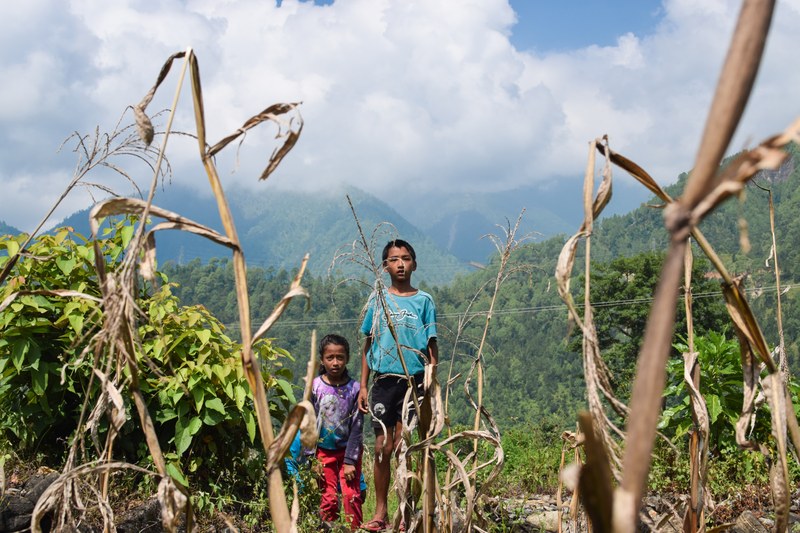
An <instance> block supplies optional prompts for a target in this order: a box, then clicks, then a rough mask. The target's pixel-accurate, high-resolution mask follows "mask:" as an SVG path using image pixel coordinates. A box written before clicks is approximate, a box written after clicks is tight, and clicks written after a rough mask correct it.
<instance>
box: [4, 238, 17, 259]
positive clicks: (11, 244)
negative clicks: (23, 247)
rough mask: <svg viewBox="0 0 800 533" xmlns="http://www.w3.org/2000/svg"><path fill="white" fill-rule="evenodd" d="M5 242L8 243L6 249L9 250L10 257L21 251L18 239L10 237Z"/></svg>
mask: <svg viewBox="0 0 800 533" xmlns="http://www.w3.org/2000/svg"><path fill="white" fill-rule="evenodd" d="M5 244H6V250H8V256H9V257H11V256H12V255H14V254H16V253H17V252H19V243H18V242H17V241H15V240H13V239H8V240H7V241H6V243H5Z"/></svg>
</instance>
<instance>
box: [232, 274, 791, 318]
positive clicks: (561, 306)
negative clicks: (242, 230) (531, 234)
mask: <svg viewBox="0 0 800 533" xmlns="http://www.w3.org/2000/svg"><path fill="white" fill-rule="evenodd" d="M783 288H784V292H788V291H789V290H791V289H793V288H794V285H793V284H787V285H784V286H783ZM744 292H746V293H756V292H758V293H759V294H760V293H762V292H777V286H774V285H772V286H766V287H755V288H748V289H744ZM721 295H722V294H721V293H720V292H718V291H709V292H701V293H697V294H692V299H694V300H700V299H705V298H714V297H719V296H721ZM653 299H654V298H653V297H652V296H650V297H646V298H629V299H625V300H608V301H602V302H592V303H591V305H592V308H594V309H601V308H602V309H607V308H611V307H623V306H633V305H644V304H649V303H651V302H652V301H653ZM575 306H576V307H578V308H583V307H584V304H582V303H576V304H575ZM556 310H558V311H566V310H567V306H566V304H565V303H563V302H559V303H557V304H548V305H536V306H531V307H511V308H506V309H502V308H501V309H495V310H494V313H493V315H503V316H505V315H520V314H533V313H539V312H543V311H556ZM487 314H488V311H474V312H470V313H468V314H467V318H469V319H472V318H475V317H481V316H486V315H487ZM463 315H464V313H457V312H456V313H437V318H457V317H461V316H463ZM360 322H361V319H359V318H338V319H330V318H329V319H294V320H293V319H283V320H279V321H278V322H276V323H275V324H274V325H273V326H272V328H278V327H311V326H329V325H353V324H359V323H360ZM238 325H239V324H238V322H233V323H231V324H225V326H226V327H228V328H234V327H238Z"/></svg>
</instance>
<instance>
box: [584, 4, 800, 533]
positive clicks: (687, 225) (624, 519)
mask: <svg viewBox="0 0 800 533" xmlns="http://www.w3.org/2000/svg"><path fill="white" fill-rule="evenodd" d="M773 7H774V4H773V2H769V1H752V0H748V1H745V2H744V4H743V7H742V11H741V13H740V16H739V22H738V24H737V28H736V31H735V33H734V37H733V41H732V44H731V48H730V50H729V54H728V57H727V58H726V62H725V66H724V68H723V72H722V75H721V78H720V82H719V85H718V88H717V93H716V95H715V98H714V102H713V104H712V107H711V111H710V113H709V118H708V121H707V125H706V130H705V132H704V135H703V140H702V142H701V146H700V149H699V152H698V156H697V161H696V164H695V165H694V170H693V172H692V175H691V177H690V179H689V182H688V184H687V187H686V191H685V193H684V195H683V196H682V197H681V198H680V199H679V200H677V201H675V202H673V203H671V204H670V205H668V207H667V209H666V211H665V219H666V226H667V229H668V231H669V233H670V236H671V239H670V246H669V250H668V252H667V258H666V261H665V263H664V266H663V269H662V275H661V278H660V283H659V286H658V289H657V291H656V296H655V301H654V303H653V307H652V310H651V314H650V317H649V319H648V323H647V327H646V330H645V331H646V332H645V339H644V342H643V345H642V347H641V350H640V355H639V362H638V364H637V372H636V378H635V381H634V386H633V394H632V398H631V405H632V406H633V408H632V410H631V415H630V419H629V424H628V439H627V443H628V444H627V446H626V448H625V455H624V459H623V471H622V482H621V485H620V486H619V487H618V488H617V489H616V490H615V492H614V494H613V501H608V500H606V499H595V500H592V499H591V498H587V497H586V494H585V493H584V498H585V499H584V501H585V503H586V505H587V509H588V511H589V514H590V516H592V517H593V521H594V522H595V526H596V527H598V528H599V529H601V530H610V529H612V528H613V530H614V531H632V530H634V529H635V525H636V517H637V513H638V509H639V507H640V502H641V498H642V494H643V492H644V487H645V484H646V480H647V473H648V470H649V465H650V453H651V451H652V447H653V441H654V439H655V434H656V423H657V421H658V416H659V412H660V407H661V405H660V404H661V394H662V391H663V388H664V381H665V367H666V359H667V356H668V353H669V349H670V345H671V339H672V333H673V328H674V323H675V307H676V303H677V302H676V299H677V294H678V286H679V283H680V272H681V267H682V264H683V262H684V257H685V254H686V248H687V241H688V237H689V235H690V234H692V235H693V236H694V237H695V240H696V241H697V242H698V244H699V245H700V246H701V248H702V249H703V251H704V252H705V253H706V254H707V255H708V256H709V258H710V259H711V261H712V263H713V264H714V265H715V267H716V268H717V269H718V270H719V271H720V273H721V274H722V276H723V279H724V280H725V283H724V285H723V292H724V295H725V300H726V304H727V306H728V310H729V312H730V314H731V318H732V319H733V321H734V324H735V327H736V331H737V336H738V337H739V339H740V345H741V351H742V358H743V363H744V366H745V375H746V382H745V398H746V400H747V399H748V398H750V397H751V396H754V387H755V383H756V378H757V375H756V373H755V372H756V370H755V368H756V366H755V364H754V361H755V357H756V356H757V357H758V358H759V359H760V360H761V361H762V362H763V363H764V364H765V365H766V366H767V369H768V370H769V372H770V376H769V377H768V378H766V379H765V380H764V389H765V393H766V395H767V399H768V402H769V404H770V409H771V412H772V414H773V436H774V437H775V441H776V448H777V455H778V456H777V457H776V458H774V459H775V461H774V463H773V464H774V465H775V466H774V468H773V470H772V472H771V480H772V485H773V497H774V501H775V507H776V509H775V515H776V524H775V527H776V530H778V531H782V530H785V529H786V526H787V523H788V522H787V519H788V508H789V500H788V492H789V491H788V475H787V467H786V434H787V431H788V432H789V433H790V435H791V437H792V440H793V442H794V444H795V447H796V448H797V445H798V443H800V431H798V429H797V420H796V418H795V417H794V416H793V409H788V408H787V407H786V405H787V403H789V404H790V402H789V396H788V392H787V390H786V389H785V387H783V386H782V383H781V384H778V383H776V381H780V380H779V379H775V377H774V376H775V375H776V371H777V367H776V365H775V363H774V361H772V358H771V356H770V354H769V352H768V350H767V345H766V342H765V341H764V338H763V335H762V334H761V331H760V329H759V327H758V323H757V321H756V320H755V317H754V316H753V314H752V312H751V310H750V308H749V306H748V304H747V301H746V300H745V298H744V295H743V292H742V291H741V289H740V288H739V286H738V284H737V283H735V280H732V279H731V277H730V275H729V274H728V273H727V271H726V270H725V268H724V266H723V265H722V263H721V262H720V261H719V258H718V257H717V256H716V254H715V253H714V252H713V250H712V249H711V247H710V245H709V244H708V243H707V241H705V238H704V237H703V236H702V234H700V232H699V231H697V229H696V227H697V224H698V223H699V222H700V221H701V220H702V218H703V217H704V216H705V215H707V214H708V213H709V212H711V210H713V209H714V208H715V207H716V206H717V205H719V204H720V203H721V202H722V201H723V200H725V199H726V198H728V197H730V196H731V195H734V194H737V193H738V192H740V191H741V190H742V188H743V186H744V184H745V183H746V181H747V180H749V179H750V178H751V177H752V176H753V175H754V174H755V172H756V171H758V170H760V169H763V168H774V167H776V166H777V165H779V164H780V163H781V162H782V161H783V159H784V158H785V157H786V154H785V153H784V152H783V151H782V150H781V149H782V148H783V147H784V146H785V145H786V144H787V143H788V142H790V141H792V140H794V141H796V140H798V138H799V137H800V135H799V134H800V121H799V122H796V123H795V124H793V125H792V126H791V127H790V128H789V129H788V130H787V131H786V132H784V133H783V134H782V135H779V136H775V137H772V138H770V139H768V140H767V141H765V142H764V143H762V144H761V145H759V146H758V147H757V148H755V149H753V150H750V151H748V152H745V153H744V154H742V155H741V156H740V157H738V158H737V159H736V160H735V161H734V162H733V163H732V164H731V165H730V166H728V167H727V168H726V169H724V170H723V171H722V172H720V173H716V169H717V168H718V166H719V163H720V160H721V158H722V155H723V154H724V152H725V150H726V148H727V145H728V143H729V142H730V139H731V137H732V135H733V131H734V128H735V126H736V124H737V123H738V121H739V119H740V117H741V114H742V112H743V109H744V105H745V103H746V101H747V98H748V96H749V93H750V90H751V88H752V85H753V81H754V79H755V74H756V72H757V70H758V64H759V62H760V58H761V53H762V51H763V46H764V41H765V39H766V35H767V31H768V28H769V24H770V20H771V17H772V11H773ZM611 159H612V161H613V162H615V163H616V164H619V165H620V166H622V167H623V168H625V170H627V171H628V172H630V173H631V174H633V175H634V176H635V177H637V179H638V178H641V179H640V181H642V182H643V183H645V184H646V185H647V186H648V188H650V189H651V190H653V192H656V193H657V194H658V193H659V188H658V187H657V186H656V185H655V182H654V181H653V180H652V179H651V178H649V176H647V175H646V173H645V172H644V171H643V170H642V169H641V168H640V167H639V166H638V165H635V164H633V163H632V162H630V161H629V160H627V159H625V158H622V157H615V156H614V155H612V156H611ZM660 196H661V194H660ZM662 198H663V199H665V200H667V201H669V199H668V198H667V197H666V195H664V196H662ZM748 404H752V402H747V401H746V402H745V409H744V410H743V413H742V416H743V417H745V415H747V417H748V418H749V414H748V413H746V412H745V411H746V410H747V407H748ZM787 413H789V416H787ZM740 423H741V420H740ZM739 425H740V424H737V427H738V426H739ZM743 444H744V445H748V446H753V447H757V448H759V449H762V451H763V448H761V446H759V445H757V444H756V443H749V442H747V441H743ZM588 455H589V453H588V451H587V461H588ZM594 456H595V458H597V459H598V460H599V461H600V462H601V463H602V462H603V461H604V459H603V453H602V452H600V451H598V452H595V453H594ZM604 468H605V467H603V466H602V465H598V467H597V468H596V470H597V471H600V472H602V471H603V469H604ZM595 477H598V475H597V474H595ZM599 477H600V478H601V479H602V477H603V476H599ZM609 517H611V521H610V522H609V521H608V519H609Z"/></svg>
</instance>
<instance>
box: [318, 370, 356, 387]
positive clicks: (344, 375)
mask: <svg viewBox="0 0 800 533" xmlns="http://www.w3.org/2000/svg"><path fill="white" fill-rule="evenodd" d="M349 379H350V376H348V375H347V371H344V372H342V375H341V376H340V377H339V379H333V377H331V375H330V374H322V380H323V381H325V382H326V383H327V384H328V385H343V384H345V383H347V380H349Z"/></svg>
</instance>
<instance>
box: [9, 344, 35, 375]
mask: <svg viewBox="0 0 800 533" xmlns="http://www.w3.org/2000/svg"><path fill="white" fill-rule="evenodd" d="M29 347H30V344H29V342H28V341H27V340H26V339H20V340H18V341H16V342H15V343H14V347H13V348H12V349H11V362H12V363H14V368H16V369H17V372H19V371H20V370H22V363H23V362H24V361H25V356H26V355H27V353H28V349H29Z"/></svg>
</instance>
